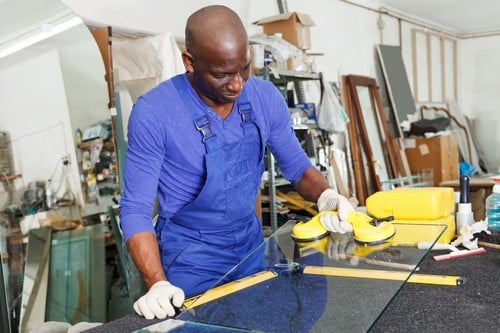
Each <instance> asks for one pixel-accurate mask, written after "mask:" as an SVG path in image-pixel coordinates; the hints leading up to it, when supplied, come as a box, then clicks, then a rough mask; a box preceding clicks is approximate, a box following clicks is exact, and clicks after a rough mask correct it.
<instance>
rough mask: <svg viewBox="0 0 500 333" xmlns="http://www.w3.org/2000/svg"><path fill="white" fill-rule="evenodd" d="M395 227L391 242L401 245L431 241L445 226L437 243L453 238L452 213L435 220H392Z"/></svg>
mask: <svg viewBox="0 0 500 333" xmlns="http://www.w3.org/2000/svg"><path fill="white" fill-rule="evenodd" d="M392 224H393V225H394V226H395V227H396V234H395V235H394V238H393V240H392V241H393V243H397V244H401V245H414V244H416V243H418V242H433V241H434V240H435V239H436V238H437V237H438V236H439V233H440V232H441V230H442V226H443V225H444V226H446V230H444V231H443V233H442V234H441V236H440V237H439V239H438V240H437V241H436V242H437V243H444V244H449V243H450V242H451V241H452V240H454V239H455V231H456V230H455V218H454V216H453V215H449V216H445V217H442V218H439V219H435V220H394V221H392Z"/></svg>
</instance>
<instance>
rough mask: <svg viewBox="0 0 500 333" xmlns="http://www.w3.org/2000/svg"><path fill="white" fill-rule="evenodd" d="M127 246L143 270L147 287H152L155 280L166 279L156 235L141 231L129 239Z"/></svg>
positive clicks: (138, 266)
mask: <svg viewBox="0 0 500 333" xmlns="http://www.w3.org/2000/svg"><path fill="white" fill-rule="evenodd" d="M127 248H128V250H129V252H130V255H131V257H132V259H133V260H134V263H135V265H136V267H137V269H138V270H139V272H141V275H142V278H143V279H144V283H145V284H146V287H148V288H150V287H151V286H152V285H153V284H154V283H155V282H158V281H161V280H166V276H165V272H164V271H163V267H162V265H161V260H160V250H159V248H158V241H157V240H156V236H155V235H154V234H152V233H150V232H140V233H138V234H135V235H133V236H132V237H130V238H129V239H128V241H127Z"/></svg>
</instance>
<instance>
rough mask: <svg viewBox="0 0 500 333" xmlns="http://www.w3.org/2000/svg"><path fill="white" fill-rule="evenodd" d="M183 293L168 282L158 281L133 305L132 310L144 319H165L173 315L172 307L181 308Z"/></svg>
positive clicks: (173, 309)
mask: <svg viewBox="0 0 500 333" xmlns="http://www.w3.org/2000/svg"><path fill="white" fill-rule="evenodd" d="M183 302H184V291H182V289H180V288H178V287H176V286H174V285H172V284H170V282H168V281H158V282H156V283H155V284H153V285H152V286H151V288H149V291H148V292H147V293H146V294H145V295H143V296H141V297H140V298H139V299H138V300H137V301H136V302H135V303H134V310H135V312H136V313H137V314H138V315H139V316H143V317H145V318H146V319H153V318H155V317H156V318H158V319H165V318H166V317H167V316H168V317H173V316H174V315H175V308H174V307H177V308H179V307H181V306H182V303H183Z"/></svg>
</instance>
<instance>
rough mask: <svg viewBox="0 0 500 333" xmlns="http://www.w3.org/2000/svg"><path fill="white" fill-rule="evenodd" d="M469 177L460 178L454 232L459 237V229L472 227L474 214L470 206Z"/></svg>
mask: <svg viewBox="0 0 500 333" xmlns="http://www.w3.org/2000/svg"><path fill="white" fill-rule="evenodd" d="M469 183H470V178H469V176H460V201H459V203H458V211H457V214H456V232H457V235H460V234H461V232H460V229H462V227H463V226H464V225H468V226H472V224H473V223H474V214H473V213H472V204H471V202H470V193H469Z"/></svg>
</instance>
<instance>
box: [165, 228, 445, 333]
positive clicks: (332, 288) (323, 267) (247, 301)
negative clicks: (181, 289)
mask: <svg viewBox="0 0 500 333" xmlns="http://www.w3.org/2000/svg"><path fill="white" fill-rule="evenodd" d="M295 223H296V221H289V222H287V223H286V224H285V225H284V226H282V227H281V228H280V229H278V230H277V232H275V233H274V234H273V235H272V236H271V237H270V238H269V239H267V240H266V241H265V242H264V243H263V244H262V245H261V246H260V247H259V248H258V249H257V250H256V251H254V252H253V253H252V254H251V255H249V256H248V257H247V258H245V259H244V260H243V263H245V262H246V261H248V260H252V261H258V262H260V263H261V264H262V271H260V272H256V273H255V274H254V275H252V276H249V277H244V278H242V279H240V280H237V281H233V282H229V283H224V282H223V281H227V280H226V279H225V278H223V279H221V280H220V281H221V282H220V283H219V284H217V285H215V286H214V287H213V288H211V289H210V290H208V291H207V292H206V293H204V294H202V295H200V296H198V297H196V298H194V299H191V300H190V301H191V302H189V301H188V302H186V303H185V304H186V305H187V309H186V310H184V311H182V312H181V313H180V314H179V315H178V316H177V317H176V319H178V320H182V321H185V322H197V323H205V324H210V325H216V326H222V327H231V328H235V329H244V330H257V331H265V332H324V331H328V332H331V331H335V332H365V331H367V330H368V329H369V328H370V327H371V326H372V325H373V323H375V321H376V320H377V319H378V317H379V316H380V315H381V314H382V312H383V311H384V309H385V308H386V307H387V305H388V304H389V303H390V301H391V300H392V298H393V297H394V296H395V295H396V293H397V292H398V291H399V289H400V288H401V287H402V286H403V285H404V283H405V281H406V280H407V279H408V278H409V277H410V275H411V274H412V273H413V272H414V271H415V269H416V267H418V265H419V263H420V262H421V260H422V259H423V258H424V256H425V255H426V253H427V251H428V250H425V249H418V248H417V247H416V243H413V244H394V243H391V242H390V241H389V242H386V243H382V244H378V245H374V246H367V245H361V244H357V243H356V242H355V241H354V240H353V239H352V238H351V237H341V238H338V237H337V236H338V235H337V236H335V237H331V236H327V237H325V238H323V239H321V240H317V241H313V242H296V241H294V240H293V239H292V238H291V236H290V235H291V230H292V227H293V226H294V225H295ZM405 227H406V228H412V226H411V225H407V226H405V225H403V226H399V228H405ZM423 227H424V228H425V227H426V226H425V225H424V226H423ZM420 228H422V226H420ZM428 228H429V229H432V230H433V231H434V232H435V233H436V234H435V237H434V241H435V239H437V238H439V237H440V235H441V234H442V232H443V231H444V230H445V228H446V227H445V226H444V225H428ZM347 248H350V249H351V251H349V253H352V254H351V255H339V254H341V252H342V251H339V250H341V249H347ZM243 263H242V264H243ZM416 274H418V273H416ZM160 331H161V330H160ZM167 331H168V330H165V332H167Z"/></svg>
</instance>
